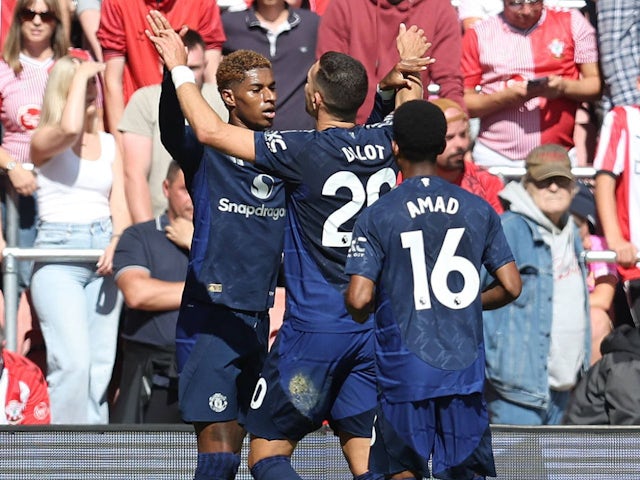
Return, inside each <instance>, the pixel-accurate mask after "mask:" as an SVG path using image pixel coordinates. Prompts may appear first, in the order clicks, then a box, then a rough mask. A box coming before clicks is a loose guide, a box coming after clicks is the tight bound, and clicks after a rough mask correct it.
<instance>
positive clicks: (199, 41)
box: [182, 29, 207, 51]
mask: <svg viewBox="0 0 640 480" xmlns="http://www.w3.org/2000/svg"><path fill="white" fill-rule="evenodd" d="M182 43H184V46H185V47H187V50H189V51H191V50H193V49H194V48H195V47H196V46H200V47H202V49H203V50H206V49H207V44H206V43H204V40H203V38H202V37H201V36H200V34H199V33H198V32H196V31H195V30H191V29H189V30H187V33H185V34H184V37H182Z"/></svg>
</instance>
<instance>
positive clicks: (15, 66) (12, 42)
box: [2, 0, 71, 75]
mask: <svg viewBox="0 0 640 480" xmlns="http://www.w3.org/2000/svg"><path fill="white" fill-rule="evenodd" d="M42 1H43V2H44V3H45V5H46V6H47V10H48V11H50V12H52V13H53V14H55V16H56V18H57V19H58V20H57V21H56V26H55V28H54V30H53V34H52V35H51V42H50V43H51V48H52V49H53V58H61V57H63V56H64V55H65V54H66V53H67V50H68V49H69V47H70V46H71V44H70V42H69V39H68V38H67V34H66V32H65V28H64V25H63V23H62V11H61V10H60V0H42ZM34 3H35V0H18V1H17V2H16V6H15V9H14V10H13V19H12V21H11V27H10V28H9V33H8V34H7V38H6V40H5V42H4V48H3V50H2V58H3V59H4V61H5V62H7V63H8V64H9V66H10V67H11V69H12V70H13V71H14V72H15V74H16V75H18V74H19V73H20V72H21V71H22V64H21V63H20V52H21V51H22V21H21V20H20V12H21V11H22V10H24V9H29V8H30V7H31V6H32V5H33V4H34Z"/></svg>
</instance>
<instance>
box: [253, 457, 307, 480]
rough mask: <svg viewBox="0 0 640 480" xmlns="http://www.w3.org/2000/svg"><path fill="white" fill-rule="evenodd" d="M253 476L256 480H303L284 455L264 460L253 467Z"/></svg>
mask: <svg viewBox="0 0 640 480" xmlns="http://www.w3.org/2000/svg"><path fill="white" fill-rule="evenodd" d="M251 475H252V476H253V478H254V479H255V480H302V477H300V475H298V474H297V473H296V471H295V470H294V469H293V467H292V466H291V459H290V458H289V457H285V456H284V455H277V456H275V457H267V458H263V459H262V460H260V461H259V462H258V463H256V464H255V465H254V466H253V468H252V469H251Z"/></svg>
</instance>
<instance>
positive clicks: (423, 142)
mask: <svg viewBox="0 0 640 480" xmlns="http://www.w3.org/2000/svg"><path fill="white" fill-rule="evenodd" d="M446 131H447V123H446V120H445V118H444V115H443V113H442V111H441V110H440V109H439V108H438V107H437V106H435V105H433V104H430V103H428V102H426V101H424V100H415V101H411V102H407V103H405V104H403V105H402V106H401V107H399V108H398V109H397V110H396V112H395V116H394V119H393V138H394V142H393V151H394V154H395V156H396V158H397V162H398V164H399V166H400V169H401V171H402V174H403V178H404V179H405V180H404V181H403V183H402V184H401V185H399V186H398V187H397V188H396V189H394V190H393V191H392V192H390V193H389V194H388V195H385V196H384V197H383V198H382V199H380V200H379V201H378V202H376V203H375V204H374V205H372V206H371V207H368V208H367V209H365V211H364V212H363V213H362V214H361V215H360V216H359V217H358V220H357V221H356V224H355V227H354V231H353V242H352V245H351V248H350V250H349V254H348V258H347V264H346V269H345V271H346V272H347V274H350V275H351V281H350V283H349V287H348V289H347V292H346V296H345V297H346V303H347V307H348V309H349V311H350V312H351V313H352V315H353V318H354V319H355V320H357V321H358V322H367V320H368V318H369V315H370V313H371V312H372V311H374V310H375V349H376V367H377V373H378V376H377V381H378V391H379V395H378V411H377V416H376V422H375V441H374V443H373V446H372V449H371V459H370V464H369V465H370V468H371V471H372V472H374V473H379V474H384V475H385V478H403V479H408V478H416V479H421V478H423V477H429V475H430V473H429V467H428V461H429V459H430V458H431V459H432V462H433V464H432V469H433V475H434V477H435V478H445V479H451V480H453V479H461V480H463V479H464V480H466V479H472V478H480V477H482V478H484V476H485V475H490V476H495V467H494V463H493V453H492V450H491V435H490V430H489V416H488V413H487V410H486V404H485V403H484V400H483V396H482V391H483V385H484V344H483V334H482V309H483V308H485V309H490V308H498V307H500V306H502V305H505V304H506V303H508V302H510V301H512V300H514V299H515V298H517V297H518V295H519V294H520V289H521V281H520V275H519V273H518V269H517V268H516V265H515V262H514V259H513V255H512V253H511V249H510V248H509V245H508V243H507V241H506V238H505V236H504V232H503V231H502V226H501V223H500V218H499V217H498V214H497V213H496V212H495V211H494V209H493V208H492V207H491V206H490V205H489V204H488V203H487V202H486V201H485V200H483V199H481V198H480V197H478V196H476V195H473V194H471V193H469V192H467V191H465V190H463V189H461V188H460V187H458V186H456V185H453V184H450V183H448V182H447V181H445V180H444V179H441V178H439V177H437V176H436V158H437V156H438V155H439V154H440V153H442V152H443V150H444V148H445V145H446V138H445V135H446ZM483 266H484V267H485V268H486V269H487V271H489V272H490V273H492V274H493V275H494V277H495V278H496V281H495V282H494V283H493V284H492V285H491V286H490V287H489V288H488V289H487V290H485V291H482V292H481V291H480V269H481V268H482V267H483Z"/></svg>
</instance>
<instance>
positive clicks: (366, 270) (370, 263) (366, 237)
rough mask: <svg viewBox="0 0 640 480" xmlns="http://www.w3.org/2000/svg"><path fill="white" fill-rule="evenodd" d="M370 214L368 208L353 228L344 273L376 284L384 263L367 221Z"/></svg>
mask: <svg viewBox="0 0 640 480" xmlns="http://www.w3.org/2000/svg"><path fill="white" fill-rule="evenodd" d="M370 212H371V209H370V208H369V209H365V210H364V211H363V212H362V214H361V215H360V216H359V217H358V219H357V220H356V223H355V225H354V227H353V237H352V241H351V248H349V253H348V254H347V263H346V266H345V273H346V274H347V275H360V276H362V277H366V278H368V279H369V280H372V281H373V282H376V283H377V281H378V277H379V276H380V272H381V271H382V265H383V263H384V252H383V250H382V247H381V245H380V243H379V241H378V238H377V235H376V234H375V231H374V229H373V228H372V227H373V225H371V221H370V220H369V219H370V218H371V214H370Z"/></svg>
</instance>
